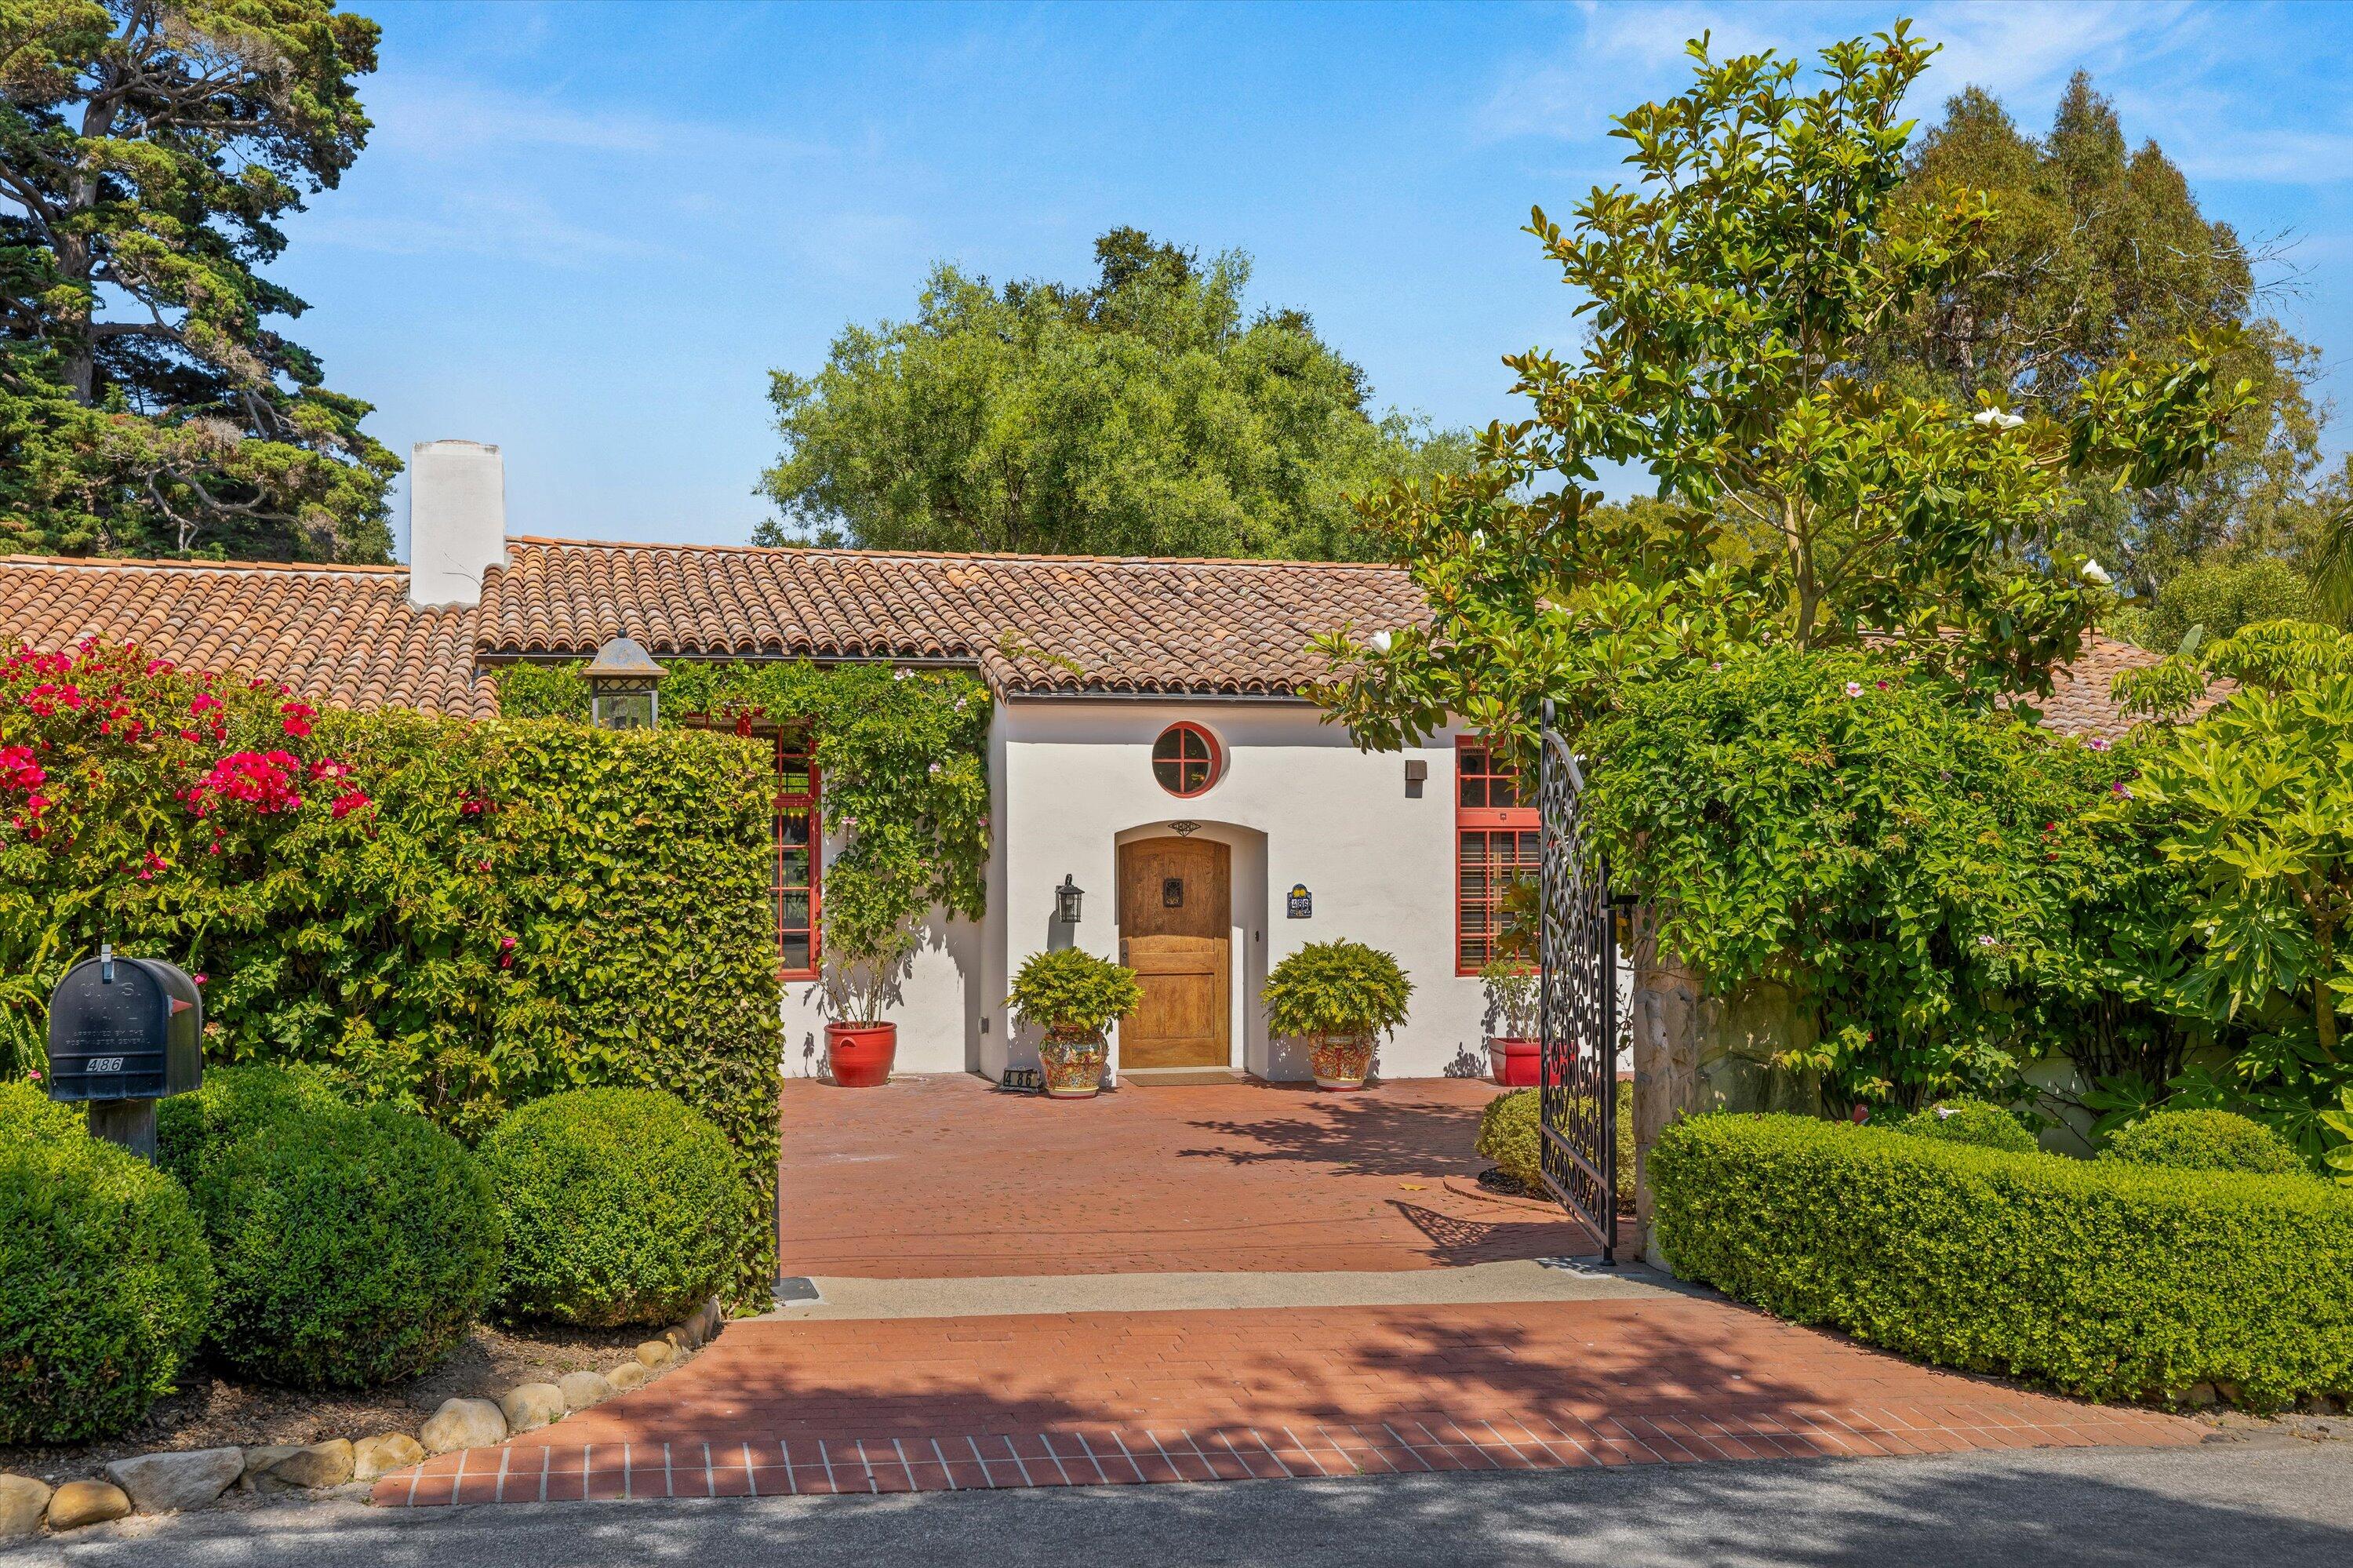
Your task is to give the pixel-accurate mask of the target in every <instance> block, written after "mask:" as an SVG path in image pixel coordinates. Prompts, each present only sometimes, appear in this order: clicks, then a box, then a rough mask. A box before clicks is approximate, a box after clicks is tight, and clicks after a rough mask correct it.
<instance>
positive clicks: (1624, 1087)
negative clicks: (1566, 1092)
mask: <svg viewBox="0 0 2353 1568" xmlns="http://www.w3.org/2000/svg"><path fill="white" fill-rule="evenodd" d="M1540 1108H1541V1107H1539V1106H1538V1105H1537V1103H1536V1091H1535V1090H1534V1089H1512V1090H1508V1091H1506V1092H1505V1093H1504V1094H1500V1095H1497V1096H1496V1097H1494V1098H1493V1099H1492V1100H1489V1101H1488V1102H1487V1108H1486V1109H1485V1110H1483V1111H1481V1112H1480V1113H1479V1144H1478V1148H1479V1152H1480V1153H1481V1154H1482V1155H1484V1156H1485V1157H1486V1158H1488V1159H1490V1160H1493V1161H1494V1162H1495V1169H1496V1170H1498V1171H1502V1172H1503V1173H1504V1175H1505V1176H1506V1177H1508V1178H1510V1179H1511V1180H1512V1181H1516V1182H1517V1183H1519V1185H1520V1186H1522V1187H1524V1188H1525V1189H1526V1190H1527V1191H1528V1192H1535V1193H1539V1194H1541V1193H1545V1192H1547V1191H1548V1189H1547V1188H1546V1186H1545V1184H1544V1167H1543V1165H1542V1164H1541V1163H1540V1161H1541V1160H1542V1155H1541V1154H1540V1152H1539V1150H1541V1149H1542V1148H1543V1138H1542V1134H1541V1133H1540V1132H1539V1130H1538V1125H1539V1124H1538V1115H1539V1111H1540ZM1633 1193H1634V1086H1633V1085H1632V1084H1631V1083H1630V1082H1628V1081H1626V1080H1624V1079H1620V1081H1619V1084H1618V1201H1619V1202H1620V1203H1621V1204H1622V1203H1625V1202H1628V1201H1629V1200H1630V1199H1631V1198H1632V1196H1633Z"/></svg>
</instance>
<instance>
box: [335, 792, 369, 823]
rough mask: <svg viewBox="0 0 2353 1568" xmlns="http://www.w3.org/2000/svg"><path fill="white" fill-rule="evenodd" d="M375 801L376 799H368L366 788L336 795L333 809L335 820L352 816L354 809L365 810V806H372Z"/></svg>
mask: <svg viewBox="0 0 2353 1568" xmlns="http://www.w3.org/2000/svg"><path fill="white" fill-rule="evenodd" d="M374 804H375V801H373V800H369V799H368V797H367V792H366V791H365V790H364V789H353V790H349V791H347V792H346V793H343V794H341V795H338V796H336V797H335V803H334V805H333V807H332V810H333V812H334V818H335V821H339V822H340V821H343V819H344V818H345V817H348V816H350V815H351V814H352V813H353V811H357V810H363V809H364V808H365V807H368V806H372V805H374Z"/></svg>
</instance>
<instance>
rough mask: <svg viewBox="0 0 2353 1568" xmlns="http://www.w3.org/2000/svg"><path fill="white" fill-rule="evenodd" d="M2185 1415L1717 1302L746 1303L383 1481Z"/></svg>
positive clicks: (1408, 1447)
mask: <svg viewBox="0 0 2353 1568" xmlns="http://www.w3.org/2000/svg"><path fill="white" fill-rule="evenodd" d="M2200 1435H2201V1434H2200V1428H2198V1427H2196V1426H2193V1425H2191V1424H2189V1422H2186V1421H2180V1420H2178V1419H2176V1418H2174V1417H2171V1416H2167V1415H2158V1414H2150V1413H2147V1412H2141V1411H2133V1410H2116V1409H2103V1408H2100V1407H2096V1406H2090V1405H2083V1404H2074V1403H2073V1402H2071V1401H2067V1400H2063V1399H2057V1398H2052V1397H2049V1396H2047V1395H2042V1394H2037V1393H2026V1392H2022V1391H2020V1390H2015V1389H2010V1388H2007V1387H2003V1386H2000V1385H1999V1384H1994V1383H1987V1382H1981V1381H1979V1380H1976V1379H1971V1378H1966V1377H1960V1376H1957V1375H1955V1374H1953V1373H1949V1372H1935V1371H1931V1370H1928V1369H1926V1368H1921V1367H1915V1366H1913V1365H1911V1364H1909V1363H1907V1362H1904V1361H1897V1360H1896V1359H1894V1357H1890V1356H1883V1355H1879V1354H1876V1353H1874V1352H1872V1351H1865V1350H1862V1349H1860V1348H1859V1347H1856V1346H1854V1345H1852V1344H1849V1343H1847V1342H1846V1341H1844V1340H1840V1339H1837V1338H1835V1337H1833V1336H1831V1335H1827V1334H1821V1333H1816V1332H1813V1331H1811V1330H1804V1329H1798V1328H1794V1327H1791V1326H1789V1325H1788V1324H1784V1323H1778V1322H1776V1321H1774V1320H1773V1319H1768V1318H1766V1317H1764V1316H1763V1315H1761V1314H1757V1313H1752V1312H1747V1311H1745V1310H1742V1309H1740V1308H1732V1307H1727V1306H1725V1305H1722V1304H1720V1303H1717V1302H1715V1301H1709V1300H1701V1299H1693V1298H1673V1297H1663V1296H1662V1297H1659V1298H1648V1299H1644V1300H1640V1301H1623V1300H1619V1301H1561V1302H1544V1303H1535V1304H1530V1303H1521V1304H1516V1305H1510V1306H1487V1307H1448V1308H1289V1309H1276V1310H1240V1311H1201V1312H1145V1313H1108V1312H1105V1313H1077V1314H1053V1315H1039V1316H1035V1317H1000V1318H971V1319H896V1320H890V1321H849V1322H841V1321H834V1322H777V1321H754V1322H744V1323H736V1324H733V1325H731V1326H730V1327H729V1328H728V1329H727V1330H726V1332H725V1333H724V1334H723V1336H722V1337H721V1338H720V1340H718V1342H717V1343H716V1344H714V1345H713V1346H712V1347H711V1348H710V1349H709V1350H707V1351H704V1352H703V1353H702V1355H700V1356H698V1357H697V1358H696V1359H695V1360H694V1361H691V1362H690V1363H689V1364H688V1365H686V1366H685V1367H682V1368H681V1369H679V1370H678V1371H676V1372H672V1373H670V1375H669V1376H667V1377H665V1378H663V1379H662V1380H661V1381H660V1382H659V1383H655V1384H653V1385H651V1386H650V1387H648V1388H645V1389H641V1390H639V1391H638V1392H636V1393H629V1394H626V1395H623V1396H622V1397H621V1398H619V1399H617V1400H615V1401H613V1402H612V1403H610V1404H605V1405H602V1406H599V1407H598V1408H596V1410H593V1411H589V1412H586V1413H585V1414H579V1415H575V1416H572V1417H570V1418H568V1419H566V1420H565V1421H564V1422H562V1423H561V1424H559V1425H555V1426H552V1427H548V1428H544V1429H543V1430H541V1431H539V1432H535V1433H533V1434H531V1435H529V1436H524V1437H521V1438H518V1439H516V1440H514V1441H513V1442H512V1443H510V1444H508V1445H507V1446H506V1447H505V1449H503V1450H501V1451H499V1452H498V1453H497V1454H495V1455H491V1456H486V1454H485V1453H484V1451H480V1450H477V1451H475V1452H474V1453H472V1454H471V1455H468V1456H460V1455H455V1454H451V1455H445V1456H443V1457H440V1458H438V1459H435V1460H433V1461H431V1462H430V1463H428V1464H427V1465H426V1466H423V1467H420V1468H419V1469H417V1470H416V1471H413V1472H404V1473H402V1474H401V1475H399V1476H396V1477H392V1478H387V1479H386V1480H385V1481H384V1482H382V1483H379V1485H378V1487H377V1489H376V1497H377V1499H378V1500H379V1501H383V1502H390V1503H399V1504H410V1505H433V1504H441V1503H449V1502H491V1501H509V1502H516V1501H537V1500H542V1499H545V1500H550V1501H565V1500H576V1499H580V1498H582V1497H584V1496H585V1497H588V1498H594V1499H615V1498H624V1497H629V1498H663V1497H711V1496H721V1497H726V1496H734V1497H742V1496H750V1495H758V1496H775V1495H781V1494H783V1493H786V1492H812V1491H815V1492H829V1491H845V1492H868V1491H909V1490H938V1489H966V1488H976V1487H1021V1486H1067V1485H1103V1484H1119V1483H1123V1482H1128V1483H1133V1482H1137V1481H1207V1480H1239V1479H1247V1478H1259V1479H1276V1478H1282V1477H1286V1476H1312V1475H1356V1474H1383V1473H1391V1472H1403V1471H1419V1470H1433V1469H1444V1470H1469V1469H1530V1468H1548V1467H1568V1466H1583V1465H1617V1464H1640V1463H1658V1462H1679V1461H1681V1462H1688V1461H1692V1460H1702V1459H1736V1458H1758V1457H1839V1456H1887V1455H1905V1454H1936V1453H1949V1452H1955V1451H1958V1450H1963V1449H1986V1448H2019V1447H2040V1446H2052V1445H2064V1446H2087V1445H2092V1444H2136V1445H2171V1444H2186V1443H2194V1442H2197V1441H2198V1440H2199V1439H2200Z"/></svg>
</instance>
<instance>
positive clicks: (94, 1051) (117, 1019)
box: [48, 951, 205, 1100]
mask: <svg viewBox="0 0 2353 1568" xmlns="http://www.w3.org/2000/svg"><path fill="white" fill-rule="evenodd" d="M204 1031H205V999H204V993H203V992H202V991H198V990H197V989H196V982H195V980H192V979H190V978H189V976H188V972H187V971H186V970H185V969H181V968H180V967H179V966H178V965H176V964H167V963H165V962H164V960H163V959H124V958H117V957H115V956H114V955H113V954H112V953H111V952H105V951H101V952H100V956H99V957H97V958H95V959H84V960H82V961H81V962H80V963H79V964H76V965H75V966H74V967H73V968H72V969H69V970H67V971H66V978H65V979H64V980H60V981H59V982H58V989H57V991H56V992H55V993H54V994H53V995H51V996H50V998H49V1085H48V1086H49V1098H51V1099H53V1100H159V1099H163V1098H165V1097H168V1096H172V1095H185V1094H188V1093H191V1092H192V1091H194V1090H195V1089H197V1088H199V1087H201V1086H203V1083H204V1075H205V1057H204Z"/></svg>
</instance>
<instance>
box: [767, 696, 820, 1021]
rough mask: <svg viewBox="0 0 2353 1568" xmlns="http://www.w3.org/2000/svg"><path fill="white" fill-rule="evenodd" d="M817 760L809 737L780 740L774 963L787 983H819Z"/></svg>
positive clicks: (802, 734)
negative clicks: (789, 981) (792, 981)
mask: <svg viewBox="0 0 2353 1568" xmlns="http://www.w3.org/2000/svg"><path fill="white" fill-rule="evenodd" d="M823 831H824V830H823V827H822V825H821V819H820V818H819V816H818V770H817V760H816V758H814V757H813V756H812V755H811V754H810V737H809V736H808V735H807V732H805V731H802V732H795V731H789V730H788V731H786V732H784V733H782V734H779V735H778V736H776V961H777V967H778V969H780V970H781V971H782V973H783V976H784V978H785V979H786V980H815V979H816V978H817V972H818V959H819V956H820V955H819V954H818V913H819V903H818V894H819V885H820V884H821V883H822V881H823V880H824V876H825V868H824V864H823V860H824V844H823V842H822V834H823Z"/></svg>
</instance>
